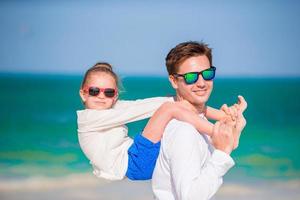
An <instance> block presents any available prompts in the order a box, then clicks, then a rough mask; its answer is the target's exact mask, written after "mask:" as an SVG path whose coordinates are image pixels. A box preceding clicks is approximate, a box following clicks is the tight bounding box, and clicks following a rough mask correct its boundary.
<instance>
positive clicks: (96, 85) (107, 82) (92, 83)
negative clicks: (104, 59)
mask: <svg viewBox="0 0 300 200" xmlns="http://www.w3.org/2000/svg"><path fill="white" fill-rule="evenodd" d="M91 87H92V88H91ZM99 89H100V92H99ZM105 89H108V90H106V91H105ZM111 89H114V90H115V94H113V92H112V90H111ZM98 92H99V94H97V93H98ZM79 93H80V97H81V99H82V101H83V102H84V104H85V107H86V108H87V109H97V110H104V109H109V108H111V107H112V106H113V105H114V104H115V102H116V101H117V99H118V90H117V85H116V81H115V79H114V78H113V77H112V76H111V75H110V74H108V73H105V72H94V73H92V74H90V75H89V77H88V79H87V81H86V83H85V85H84V87H83V88H82V89H81V90H80V91H79ZM105 93H107V94H105Z"/></svg>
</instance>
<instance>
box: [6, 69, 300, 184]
mask: <svg viewBox="0 0 300 200" xmlns="http://www.w3.org/2000/svg"><path fill="white" fill-rule="evenodd" d="M81 78H82V77H81V76H71V75H66V76H64V75H28V74H0V91H1V93H0V105H2V107H1V110H0V179H18V178H26V177H33V176H51V177H53V176H55V177H60V176H65V175H69V174H74V173H82V172H91V171H92V170H91V167H90V165H89V163H88V160H87V159H86V158H85V157H84V155H83V153H82V152H81V150H80V148H79V145H78V139H77V132H76V129H77V127H76V110H78V109H82V105H81V102H80V99H79V95H78V89H79V86H80V82H81ZM122 82H123V85H124V89H123V92H122V94H121V98H122V99H137V98H146V97H153V96H166V95H171V94H174V92H173V90H172V89H171V87H170V84H169V82H168V80H167V79H166V78H159V77H155V78H153V77H123V78H122ZM239 94H242V95H243V96H244V97H245V98H246V100H247V101H248V110H247V111H246V113H245V116H246V118H247V122H248V123H247V127H246V129H245V131H244V133H243V135H242V137H241V141H240V146H239V148H238V149H237V150H236V151H235V152H234V153H233V154H232V156H233V158H234V159H235V161H236V166H235V167H234V168H233V169H232V170H231V171H230V172H229V173H228V174H227V175H226V178H227V179H229V180H233V181H247V180H251V179H253V180H256V179H262V180H270V179H271V180H273V179H274V180H291V179H298V180H299V179H300V156H299V152H300V114H299V113H300V104H299V102H300V78H243V79H237V78H223V79H222V78H217V79H216V80H215V83H214V91H213V93H212V96H211V98H210V101H209V102H208V105H210V106H213V107H216V108H218V107H220V106H221V105H222V104H223V103H227V104H233V103H234V102H235V101H236V97H237V95H239ZM146 122H147V120H143V121H141V122H137V123H131V124H129V125H128V126H129V130H130V136H132V137H133V136H134V135H135V134H136V133H138V132H139V131H141V130H142V128H143V126H144V125H145V123H146Z"/></svg>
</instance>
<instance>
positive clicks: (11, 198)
mask: <svg viewBox="0 0 300 200" xmlns="http://www.w3.org/2000/svg"><path fill="white" fill-rule="evenodd" d="M0 199H1V200H21V199H22V200H29V199H30V200H35V199H36V200H38V199H43V200H50V199H51V200H53V199H56V200H60V199H61V200H68V199H70V200H71V199H72V200H77V199H78V200H79V199H85V200H96V199H97V200H121V199H122V200H127V199H128V200H129V199H130V200H141V199H143V200H151V199H153V195H152V191H151V183H150V181H134V182H133V181H129V180H123V181H115V182H109V181H106V180H103V179H98V178H96V177H94V176H93V175H89V174H74V175H70V176H67V177H59V178H49V177H47V178H45V177H34V178H29V179H23V180H12V179H5V180H4V179H1V180H0ZM213 199H218V200H219V199H220V200H229V199H230V200H231V199H235V200H247V199H249V200H250V199H256V200H260V199H272V200H282V199H285V200H287V199H288V200H296V199H297V200H298V199H300V180H293V181H291V180H290V181H256V182H251V183H232V182H226V180H225V182H224V184H223V186H222V187H221V189H220V190H219V191H218V192H217V194H216V195H215V196H214V198H213Z"/></svg>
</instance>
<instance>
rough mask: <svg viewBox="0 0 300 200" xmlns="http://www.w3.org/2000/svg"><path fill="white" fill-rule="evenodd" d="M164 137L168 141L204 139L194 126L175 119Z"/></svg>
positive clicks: (170, 123) (168, 126)
mask: <svg viewBox="0 0 300 200" xmlns="http://www.w3.org/2000/svg"><path fill="white" fill-rule="evenodd" d="M164 136H165V138H166V139H171V138H172V140H174V139H179V140H181V139H189V138H195V137H197V138H198V137H199V136H200V137H202V136H201V134H200V133H199V132H198V131H197V129H196V128H195V127H194V126H193V125H191V124H189V123H187V122H183V121H179V120H176V119H173V120H171V121H170V122H169V123H168V125H167V127H166V129H165V133H164Z"/></svg>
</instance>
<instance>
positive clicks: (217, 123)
mask: <svg viewBox="0 0 300 200" xmlns="http://www.w3.org/2000/svg"><path fill="white" fill-rule="evenodd" d="M220 125H221V123H220V121H217V122H216V123H215V125H214V129H213V135H215V134H217V133H218V132H219V129H220Z"/></svg>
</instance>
